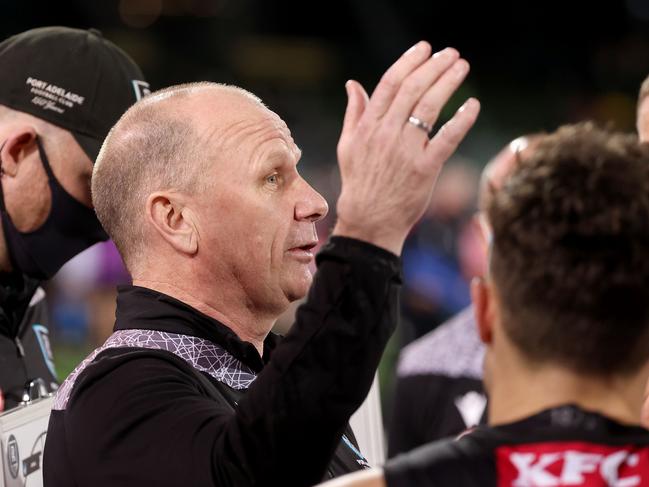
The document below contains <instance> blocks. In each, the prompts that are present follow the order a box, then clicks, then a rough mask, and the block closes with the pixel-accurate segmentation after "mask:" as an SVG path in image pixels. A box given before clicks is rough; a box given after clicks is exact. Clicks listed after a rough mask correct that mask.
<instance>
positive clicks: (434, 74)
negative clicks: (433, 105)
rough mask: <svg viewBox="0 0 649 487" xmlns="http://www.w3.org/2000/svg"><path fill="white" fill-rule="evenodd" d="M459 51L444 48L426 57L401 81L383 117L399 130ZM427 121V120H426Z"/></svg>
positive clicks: (451, 63) (447, 68)
mask: <svg viewBox="0 0 649 487" xmlns="http://www.w3.org/2000/svg"><path fill="white" fill-rule="evenodd" d="M459 56H460V55H459V53H458V52H457V51H456V50H455V49H453V48H450V47H449V48H446V49H444V50H443V51H440V52H439V53H436V54H435V55H434V56H432V57H431V58H429V59H428V61H426V62H425V63H424V64H422V65H421V66H420V67H419V68H417V69H416V70H415V71H414V72H413V73H412V74H410V76H408V78H407V79H406V80H405V81H404V82H403V83H402V85H401V88H400V89H399V92H398V93H397V96H396V97H395V99H394V101H393V102H392V104H391V106H390V108H389V110H388V112H387V114H386V116H385V119H386V121H387V123H389V124H390V125H391V126H392V127H393V128H394V129H398V130H400V129H401V127H402V126H403V123H404V122H405V121H406V120H407V119H408V117H409V116H410V115H411V114H412V113H413V109H414V107H415V106H416V105H417V103H418V102H419V100H420V99H421V98H422V97H423V96H424V95H425V94H426V92H427V91H428V90H430V89H431V87H434V86H436V85H437V83H438V82H439V81H440V78H441V77H443V75H444V74H445V73H446V72H447V71H448V70H449V68H451V66H453V63H454V62H455V61H456V60H457V59H458V57H459ZM426 122H428V120H426Z"/></svg>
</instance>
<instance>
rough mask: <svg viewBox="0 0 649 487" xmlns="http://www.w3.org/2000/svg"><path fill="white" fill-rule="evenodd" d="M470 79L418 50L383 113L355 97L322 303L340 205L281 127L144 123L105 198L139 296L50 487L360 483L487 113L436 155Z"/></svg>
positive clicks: (54, 441) (70, 406)
mask: <svg viewBox="0 0 649 487" xmlns="http://www.w3.org/2000/svg"><path fill="white" fill-rule="evenodd" d="M468 68H469V66H468V63H467V62H466V61H465V60H463V59H460V58H459V54H458V52H457V51H456V50H454V49H445V50H443V51H441V52H439V53H436V54H435V55H433V56H431V47H430V45H429V44H428V43H426V42H421V43H419V44H417V45H416V46H415V47H413V48H412V49H411V50H409V51H408V52H407V53H405V54H404V55H403V56H402V57H401V58H400V59H399V60H398V61H397V62H396V63H395V64H394V65H393V66H392V67H391V68H390V69H389V70H388V71H387V72H386V74H385V75H384V76H383V78H382V79H381V82H380V83H379V84H378V86H377V88H376V90H375V92H374V93H373V95H372V97H371V98H369V97H368V96H367V95H366V93H365V91H364V90H363V88H362V87H361V86H360V84H358V83H357V82H355V81H350V82H349V83H348V84H347V91H348V97H349V102H348V106H347V111H346V114H345V120H344V125H343V130H342V134H341V138H340V142H339V146H338V156H339V163H340V169H341V175H342V192H341V195H340V198H339V200H338V203H337V210H338V221H337V223H336V226H335V229H334V231H333V236H332V238H331V241H330V242H329V243H328V244H327V245H326V246H325V248H324V249H323V250H322V252H321V253H320V254H319V255H318V257H317V262H318V272H317V274H316V276H315V278H314V279H313V283H312V282H311V281H312V276H311V274H310V272H309V264H310V262H311V261H312V259H313V255H312V252H311V249H312V248H313V247H314V246H315V243H316V241H317V239H316V233H315V222H316V221H317V220H319V219H320V218H322V217H323V216H324V215H325V213H326V212H327V204H326V202H325V201H324V200H323V198H322V197H321V196H320V195H319V194H318V193H316V192H315V191H314V190H313V189H312V188H311V187H310V186H309V185H308V184H307V183H306V181H304V180H303V179H302V177H301V176H300V174H299V173H298V171H297V163H298V161H299V159H300V150H299V149H298V147H297V146H296V144H295V142H294V141H293V139H292V137H291V134H290V131H289V130H288V127H287V126H286V124H285V123H284V122H283V121H282V120H281V119H280V118H279V117H278V116H277V115H276V114H275V113H273V112H272V111H270V110H269V109H268V108H266V107H265V106H264V105H263V104H262V103H261V101H260V100H259V99H258V98H257V97H255V96H254V95H252V94H250V93H248V92H246V91H244V90H242V89H240V88H236V87H231V86H223V85H217V84H213V83H198V84H190V85H183V86H177V87H171V88H168V89H165V90H162V91H160V92H158V93H156V94H153V95H151V96H150V97H148V98H146V99H145V100H143V101H141V102H140V103H137V104H136V105H134V106H133V107H132V108H131V109H130V110H129V111H128V112H127V113H126V114H125V115H124V116H123V117H122V118H121V119H120V121H119V122H118V123H117V124H116V126H115V127H114V128H113V129H112V131H111V133H110V134H109V136H108V137H107V139H106V141H105V143H104V146H103V147H102V151H101V154H100V156H99V160H98V162H97V164H96V166H95V170H94V173H93V182H92V190H93V192H92V193H93V202H94V204H95V207H96V210H97V214H98V215H99V219H100V221H101V222H102V223H103V225H104V226H105V228H106V229H107V232H108V233H109V235H110V236H111V237H112V238H113V240H114V241H115V243H116V245H117V247H118V249H119V250H120V252H121V254H122V256H123V257H124V261H125V263H126V265H127V268H128V270H129V271H130V273H131V275H132V277H133V286H126V287H122V288H121V289H120V291H119V295H118V302H117V315H116V324H115V333H114V334H113V335H112V336H111V337H110V338H109V339H108V341H107V342H106V343H105V344H104V345H103V346H102V347H100V348H99V349H97V350H96V351H95V352H93V353H92V354H91V355H90V356H89V357H88V358H87V359H86V360H85V361H84V362H83V363H82V364H81V365H80V366H79V367H78V368H77V369H76V370H75V371H74V372H73V373H72V374H71V375H70V377H68V379H67V380H66V382H65V383H64V384H63V386H62V387H61V389H60V390H59V392H58V394H57V398H56V402H55V405H54V410H53V412H52V418H51V421H50V427H49V432H48V439H47V443H46V452H45V466H44V468H45V481H46V485H48V486H50V487H55V486H63V485H65V486H67V485H77V486H79V487H81V486H92V487H99V486H109V485H110V486H113V485H120V486H141V485H157V486H167V485H168V486H177V485H195V486H199V485H218V486H220V487H223V486H237V487H242V486H247V485H255V486H259V485H269V486H271V485H272V486H277V485H290V486H293V485H295V486H306V485H310V484H313V483H316V482H318V481H319V480H321V479H322V478H323V477H333V476H336V475H340V474H342V473H345V472H349V471H353V470H358V469H360V468H364V467H365V466H366V462H365V460H364V458H363V456H362V454H361V453H360V452H359V451H358V448H357V447H356V445H355V444H354V441H353V437H352V436H351V434H348V433H349V431H348V429H347V428H346V424H347V421H348V419H349V417H350V416H351V414H352V413H353V412H354V411H355V410H356V409H357V408H358V406H359V405H360V404H361V402H362V401H363V399H364V397H365V395H366V394H367V391H368V390H369V387H370V385H371V382H372V379H373V377H374V372H375V370H376V367H377V364H378V362H379V359H380V357H381V354H382V352H383V348H384V346H385V343H386V341H387V340H388V338H389V336H390V334H391V332H392V330H393V329H394V327H395V325H396V321H397V313H398V306H397V299H398V290H399V284H400V263H399V258H398V255H399V254H400V252H401V248H402V246H403V242H404V240H405V238H406V235H407V234H408V232H409V230H410V228H411V227H412V225H413V224H414V223H415V222H416V221H417V219H418V218H419V217H420V215H421V214H422V212H423V211H424V208H425V207H426V205H427V203H428V200H429V199H430V196H431V191H432V188H433V185H434V182H435V180H436V178H437V175H438V173H439V171H440V170H441V167H442V165H443V163H444V161H446V160H447V159H448V158H449V156H450V155H451V154H452V153H453V151H454V150H455V148H456V147H457V145H458V144H459V142H460V141H461V140H462V139H463V138H464V136H465V134H466V133H467V132H468V130H469V128H470V127H471V125H472V124H473V123H474V121H475V119H476V117H477V114H478V111H479V104H478V102H477V101H475V100H473V99H471V100H469V101H467V102H466V103H465V105H464V106H463V107H462V108H461V109H460V110H459V112H458V113H457V114H456V115H455V116H454V117H453V118H452V119H451V120H450V121H449V122H447V123H446V124H445V126H444V127H442V128H441V129H440V131H439V132H438V133H437V134H435V135H434V136H433V137H432V139H430V138H429V132H430V130H431V126H432V124H434V123H435V120H436V118H437V116H438V114H439V113H440V110H441V108H442V106H443V105H444V104H445V103H446V102H447V100H448V99H449V97H450V96H451V95H452V94H453V93H454V92H455V90H456V89H457V88H458V86H459V85H460V84H461V82H462V80H463V79H464V77H465V76H466V74H467V72H468ZM309 288H310V290H309ZM307 291H308V292H309V296H308V298H307V300H306V302H305V304H304V305H302V306H301V307H300V309H299V310H298V312H297V317H296V323H295V325H294V326H293V328H292V329H291V331H290V332H289V333H288V335H287V336H286V337H285V338H284V339H283V340H282V341H281V343H279V344H277V339H276V337H274V336H273V335H272V334H269V332H270V330H271V327H272V326H273V323H274V321H275V320H276V319H277V317H278V316H279V315H280V313H281V312H282V311H283V310H285V309H286V307H287V306H288V305H289V303H290V302H291V301H293V300H296V299H299V298H301V297H302V296H304V295H305V294H306V293H307Z"/></svg>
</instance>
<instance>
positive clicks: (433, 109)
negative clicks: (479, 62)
mask: <svg viewBox="0 0 649 487" xmlns="http://www.w3.org/2000/svg"><path fill="white" fill-rule="evenodd" d="M468 73H469V63H468V62H466V60H464V59H458V60H457V61H455V63H454V64H453V66H452V67H451V69H449V70H448V71H446V72H445V73H444V74H443V75H442V76H441V78H440V79H439V81H438V82H437V83H435V84H434V85H433V86H431V87H430V88H429V89H428V91H427V92H426V93H425V94H424V96H422V97H421V99H420V100H419V102H418V103H417V104H416V105H415V107H414V108H413V109H412V111H411V112H409V113H400V114H399V115H400V116H401V120H407V118H408V116H409V115H410V114H412V116H413V117H416V118H418V119H419V120H423V121H424V122H426V123H427V124H428V125H430V126H431V127H432V126H433V125H435V122H436V121H437V118H438V117H439V114H440V112H441V111H442V108H443V107H444V105H446V103H447V102H448V100H449V98H451V96H452V95H453V93H455V92H456V91H457V89H458V88H459V86H460V85H461V84H462V82H463V81H464V79H465V78H466V76H467V74H468ZM401 123H402V124H403V122H401ZM408 125H411V124H408Z"/></svg>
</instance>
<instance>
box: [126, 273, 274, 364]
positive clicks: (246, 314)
mask: <svg viewBox="0 0 649 487" xmlns="http://www.w3.org/2000/svg"><path fill="white" fill-rule="evenodd" d="M174 281H175V282H172V281H171V280H169V279H145V278H139V277H138V278H136V277H135V276H133V285H134V286H141V287H146V288H149V289H153V290H154V291H158V292H161V293H164V294H167V295H168V296H171V297H173V298H176V299H178V300H179V301H182V302H183V303H185V304H188V305H189V306H191V307H192V308H194V309H196V310H198V311H200V312H201V313H203V314H204V315H207V316H209V317H210V318H214V319H215V320H218V321H220V322H221V323H223V324H224V325H226V326H227V327H228V328H230V329H231V330H232V331H233V332H234V333H235V334H236V335H237V336H238V337H239V338H240V339H241V340H242V341H245V342H249V343H251V344H252V345H253V346H254V347H255V348H256V349H257V351H258V352H259V355H260V356H262V355H263V353H264V340H265V339H266V336H268V333H269V332H270V330H271V329H272V327H273V325H274V323H275V319H276V318H274V319H271V318H269V317H265V316H261V315H260V314H259V313H255V312H254V311H253V310H251V309H249V308H247V307H245V306H241V304H240V303H241V302H242V301H241V300H235V299H233V297H232V296H228V295H227V292H226V293H221V294H219V295H216V294H214V293H212V295H210V296H209V297H206V296H203V293H202V292H201V291H197V290H195V289H189V288H187V287H183V285H182V284H177V283H183V282H191V280H183V279H179V278H176V279H174ZM176 282H177V283H176ZM221 289H223V290H227V286H222V288H221ZM209 290H210V291H213V290H214V289H213V287H212V288H211V289H209ZM217 303H218V304H217ZM233 303H239V304H238V306H236V305H233Z"/></svg>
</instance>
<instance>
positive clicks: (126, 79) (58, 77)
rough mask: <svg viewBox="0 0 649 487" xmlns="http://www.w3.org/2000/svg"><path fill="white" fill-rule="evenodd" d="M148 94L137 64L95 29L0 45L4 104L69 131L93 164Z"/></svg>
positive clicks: (54, 31) (45, 33)
mask: <svg viewBox="0 0 649 487" xmlns="http://www.w3.org/2000/svg"><path fill="white" fill-rule="evenodd" d="M149 92H150V90H149V85H148V83H146V82H145V81H144V77H143V76H142V72H141V71H140V68H139V67H138V66H137V64H135V62H134V61H133V60H132V59H131V58H130V57H129V56H128V55H127V54H126V53H125V52H124V51H122V50H121V49H120V48H119V47H117V46H116V45H115V44H113V43H112V42H110V41H108V40H106V39H104V38H103V37H102V35H101V33H100V32H99V31H97V30H95V29H90V30H79V29H70V28H68V27H42V28H39V29H32V30H28V31H26V32H22V33H21V34H17V35H15V36H13V37H10V38H9V39H7V40H5V41H3V42H2V43H0V104H2V105H5V106H7V107H9V108H12V109H14V110H18V111H21V112H26V113H29V114H31V115H34V116H36V117H38V118H41V119H43V120H45V121H47V122H50V123H52V124H54V125H57V126H59V127H62V128H64V129H66V130H69V131H70V132H71V133H72V135H73V136H74V138H75V139H76V140H77V142H78V143H79V145H80V146H81V147H82V148H83V150H84V151H85V152H86V154H88V157H90V159H91V160H92V161H93V163H94V161H95V159H96V158H97V154H98V153H99V149H100V148H101V144H102V142H103V141H104V138H105V137H106V135H107V134H108V131H109V130H110V128H111V127H112V126H113V125H114V124H115V122H117V120H118V119H119V117H120V116H121V115H122V114H123V113H124V112H125V111H126V110H127V109H128V108H129V107H130V106H131V105H132V104H133V103H135V102H136V101H137V100H139V99H140V98H142V97H143V96H145V95H147V94H148V93H149Z"/></svg>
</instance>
